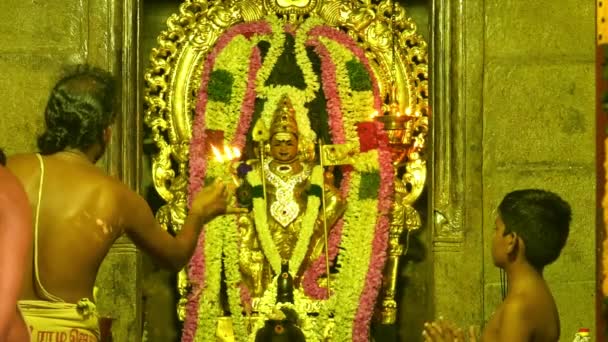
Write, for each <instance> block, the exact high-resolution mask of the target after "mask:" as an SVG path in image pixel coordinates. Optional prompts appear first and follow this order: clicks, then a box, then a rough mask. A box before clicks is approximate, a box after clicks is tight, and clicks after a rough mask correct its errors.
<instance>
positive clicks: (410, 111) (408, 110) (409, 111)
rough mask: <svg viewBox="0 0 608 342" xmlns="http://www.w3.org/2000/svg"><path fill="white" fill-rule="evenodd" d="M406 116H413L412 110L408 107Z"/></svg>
mask: <svg viewBox="0 0 608 342" xmlns="http://www.w3.org/2000/svg"><path fill="white" fill-rule="evenodd" d="M405 115H407V116H410V115H412V108H410V107H407V108H406V109H405Z"/></svg>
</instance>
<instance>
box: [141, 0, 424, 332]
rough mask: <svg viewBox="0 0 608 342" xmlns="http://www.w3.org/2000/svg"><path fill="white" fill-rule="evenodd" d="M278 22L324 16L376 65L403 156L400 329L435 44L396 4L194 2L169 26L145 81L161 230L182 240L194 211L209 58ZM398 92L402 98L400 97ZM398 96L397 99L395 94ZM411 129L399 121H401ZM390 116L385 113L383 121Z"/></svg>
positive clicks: (392, 281) (393, 261)
mask: <svg viewBox="0 0 608 342" xmlns="http://www.w3.org/2000/svg"><path fill="white" fill-rule="evenodd" d="M273 14H274V15H277V16H278V17H280V18H281V19H282V20H284V21H285V22H290V23H293V24H296V25H297V24H298V23H299V22H301V21H302V20H303V19H304V18H305V17H308V16H318V17H320V18H322V19H323V20H325V21H326V23H327V24H328V25H330V26H334V27H339V28H341V29H342V30H344V31H345V32H347V33H348V34H349V35H350V36H351V37H353V38H354V39H355V40H356V41H358V42H359V44H360V46H361V47H362V48H364V50H365V53H366V56H367V58H368V59H369V61H370V64H371V67H372V70H373V72H374V73H375V74H376V79H377V80H378V82H379V88H380V92H381V94H382V95H383V98H388V101H385V102H386V103H385V104H384V106H383V111H384V112H385V113H388V115H386V116H385V117H384V120H383V121H385V123H387V124H386V126H385V127H386V129H387V130H389V131H391V132H389V136H390V137H391V143H392V144H393V146H394V147H395V149H396V150H400V151H401V152H402V153H397V154H398V155H399V156H400V157H399V158H395V169H396V172H397V173H398V174H399V175H402V176H401V177H400V178H399V179H397V180H396V181H397V184H396V197H395V202H394V208H393V215H392V216H393V218H392V225H391V233H390V243H389V260H388V262H387V269H386V275H385V277H386V278H388V281H386V282H385V286H384V290H383V293H382V294H381V296H382V299H381V300H382V306H383V309H382V310H381V313H382V321H383V322H385V323H393V322H394V321H395V313H396V302H395V300H394V290H395V286H396V279H397V275H396V272H397V268H398V258H399V256H400V255H401V253H402V247H401V246H400V244H399V237H400V235H401V234H402V231H403V229H404V228H405V229H408V230H411V229H417V228H419V227H420V218H419V216H418V213H417V212H416V211H415V210H414V209H413V207H412V205H413V203H414V202H415V201H416V199H417V198H418V197H419V195H420V193H421V191H422V189H423V187H424V184H425V179H426V158H425V157H424V155H423V154H421V152H422V151H423V149H424V148H425V146H426V140H425V139H426V135H427V132H428V116H429V114H430V113H429V111H430V110H429V105H428V97H429V96H428V95H429V94H428V89H429V88H428V65H427V63H428V62H427V44H426V42H425V41H424V40H423V39H422V37H421V36H420V35H419V34H418V33H417V31H416V25H415V23H413V22H412V20H411V19H409V18H408V17H406V13H405V10H404V9H403V8H402V7H401V6H400V5H398V4H394V3H393V2H392V1H389V0H382V1H380V2H379V3H377V4H376V3H371V1H370V0H247V1H236V0H228V1H215V2H207V1H197V0H186V1H185V2H184V3H182V4H181V5H180V8H179V13H177V14H174V15H172V16H171V17H170V18H169V19H168V20H167V29H166V30H164V31H163V32H161V34H160V35H159V37H158V46H157V47H156V48H155V49H153V50H152V53H151V57H150V66H149V67H148V68H147V70H146V72H145V75H144V79H145V87H144V105H145V116H144V121H145V124H146V125H147V126H148V127H149V128H150V131H151V138H152V139H153V141H154V143H155V145H156V146H157V148H158V152H157V153H156V154H154V155H153V156H152V160H153V163H152V179H153V183H154V186H155V188H156V190H157V192H158V193H159V195H160V196H161V197H162V198H163V199H164V200H165V201H166V205H164V206H163V207H162V208H161V209H160V210H159V212H158V214H157V217H158V219H159V220H160V222H161V223H162V225H163V226H164V227H165V228H167V229H169V228H171V229H172V230H174V231H178V230H179V229H180V227H181V225H182V224H183V222H184V219H185V216H186V211H187V184H188V178H187V177H188V176H187V175H188V170H187V168H188V159H189V156H188V153H189V150H188V147H189V143H190V139H191V129H192V117H193V111H194V108H195V106H196V95H195V94H196V93H197V91H198V88H199V85H200V76H201V72H202V70H201V68H202V65H203V60H204V58H205V57H206V55H207V53H208V51H209V50H210V48H211V47H213V45H214V44H215V42H216V41H217V39H218V38H219V37H220V36H221V35H222V33H223V32H225V30H226V29H227V28H229V27H231V26H232V25H235V24H237V23H241V22H251V21H256V20H259V19H261V18H263V17H264V16H267V15H273ZM393 86H394V89H393ZM393 90H394V91H393ZM397 112H398V113H402V114H403V115H406V116H407V120H405V121H404V120H397V119H396V118H395V116H394V114H395V113H397ZM382 114H383V113H380V115H382ZM178 288H179V291H180V295H181V296H182V301H180V303H181V304H182V305H180V306H179V307H180V308H179V309H178V312H179V315H180V318H183V317H184V310H183V303H184V298H183V297H185V295H186V293H187V288H188V280H187V277H186V275H185V273H184V272H181V273H180V276H179V280H178Z"/></svg>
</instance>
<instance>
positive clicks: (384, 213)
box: [353, 122, 394, 342]
mask: <svg viewBox="0 0 608 342" xmlns="http://www.w3.org/2000/svg"><path fill="white" fill-rule="evenodd" d="M376 126H377V130H376V131H377V132H378V145H379V146H378V150H377V153H378V159H377V160H378V161H379V163H380V167H379V172H380V188H379V189H378V204H377V209H378V212H379V213H380V214H379V215H378V216H379V217H378V221H377V224H376V230H375V233H374V240H373V243H372V255H373V256H374V257H373V258H372V260H371V261H370V265H369V267H368V272H367V277H366V279H365V287H364V288H363V293H362V294H361V297H360V299H359V306H358V310H357V314H356V316H355V322H354V327H353V337H354V338H353V341H361V342H364V341H367V336H369V326H370V321H371V318H372V314H373V310H374V305H375V303H376V298H377V297H378V292H379V291H380V287H381V285H382V271H383V269H384V263H385V262H386V250H387V246H388V235H389V224H390V222H389V219H388V213H389V211H390V208H391V204H392V198H393V196H392V195H393V193H394V188H393V186H394V183H393V182H394V178H393V177H394V174H393V165H392V157H391V152H390V150H389V146H388V137H387V135H386V132H385V131H384V130H382V128H383V127H382V124H381V123H379V122H376ZM370 152H371V151H370Z"/></svg>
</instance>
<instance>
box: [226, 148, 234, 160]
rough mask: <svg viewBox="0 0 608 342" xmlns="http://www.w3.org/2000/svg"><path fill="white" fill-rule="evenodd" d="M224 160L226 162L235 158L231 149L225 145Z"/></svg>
mask: <svg viewBox="0 0 608 342" xmlns="http://www.w3.org/2000/svg"><path fill="white" fill-rule="evenodd" d="M224 159H225V160H232V159H234V157H233V156H232V150H231V149H230V146H226V145H224Z"/></svg>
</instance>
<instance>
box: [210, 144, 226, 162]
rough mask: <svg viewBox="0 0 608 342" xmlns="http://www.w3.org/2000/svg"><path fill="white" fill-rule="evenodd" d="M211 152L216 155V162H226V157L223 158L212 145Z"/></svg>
mask: <svg viewBox="0 0 608 342" xmlns="http://www.w3.org/2000/svg"><path fill="white" fill-rule="evenodd" d="M211 150H212V151H213V155H215V160H216V161H217V162H218V163H222V162H224V157H223V156H222V152H220V151H219V150H218V149H217V148H216V147H215V146H213V145H211Z"/></svg>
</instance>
